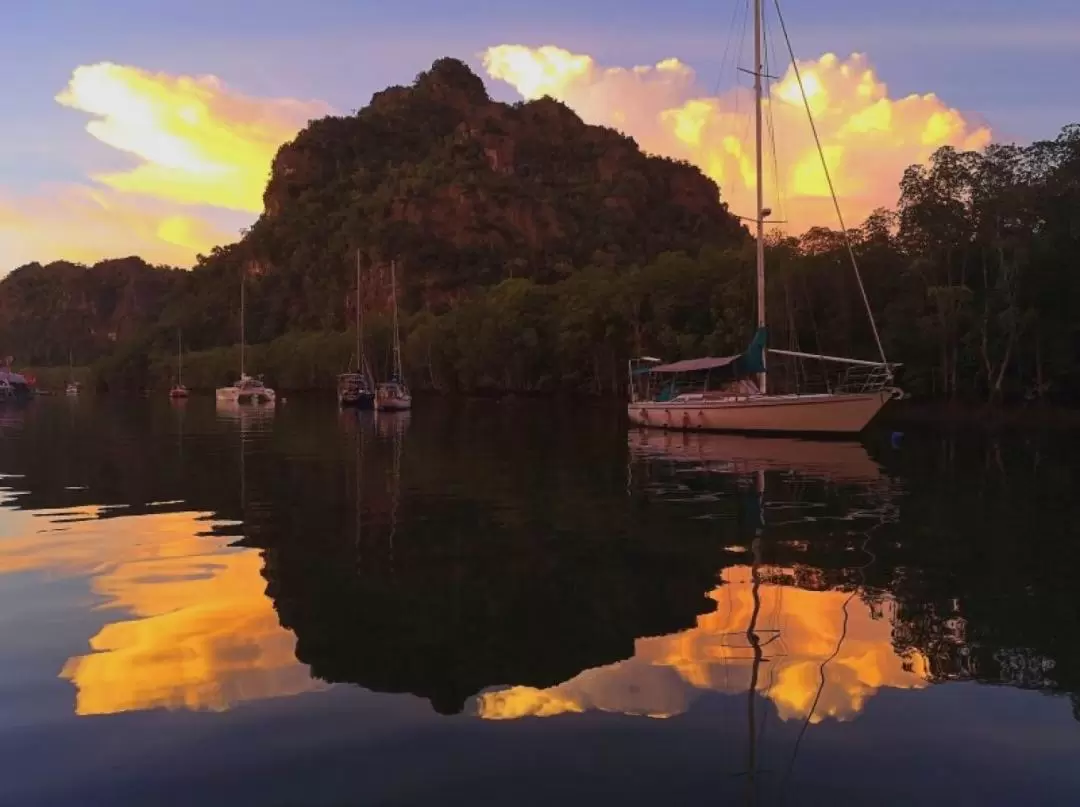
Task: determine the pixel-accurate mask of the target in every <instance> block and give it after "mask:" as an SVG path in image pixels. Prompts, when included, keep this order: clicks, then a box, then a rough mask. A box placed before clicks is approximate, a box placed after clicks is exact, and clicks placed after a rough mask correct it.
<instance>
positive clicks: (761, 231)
mask: <svg viewBox="0 0 1080 807" xmlns="http://www.w3.org/2000/svg"><path fill="white" fill-rule="evenodd" d="M762 14H763V11H762V7H761V0H754V145H755V155H756V159H757V165H756V171H757V174H756V176H757V208H756V209H755V211H754V218H755V221H756V222H757V326H758V328H764V327H765V187H764V186H765V183H764V181H763V180H764V172H763V170H762V154H761V150H762V149H761V141H762V137H761V100H762V97H761V94H762V82H761V78H762V75H763V74H764V72H765V66H764V65H763V64H762V59H761V50H762V47H761V44H762V38H763V31H762ZM764 359H765V353H764V351H762V361H764ZM757 384H758V389H759V390H760V391H761V392H762V393H764V392H765V391H766V390H765V384H766V381H765V373H763V372H762V373H758V379H757Z"/></svg>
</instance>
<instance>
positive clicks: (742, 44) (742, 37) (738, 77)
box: [735, 0, 750, 141]
mask: <svg viewBox="0 0 1080 807" xmlns="http://www.w3.org/2000/svg"><path fill="white" fill-rule="evenodd" d="M743 9H744V11H745V12H746V13H745V14H743V18H742V30H741V31H740V32H739V52H738V53H737V54H736V55H735V60H736V61H737V62H742V61H744V57H745V55H746V54H745V53H744V51H745V50H746V27H747V25H748V23H749V21H750V0H746V2H745V3H743ZM741 81H742V74H741V73H739V72H736V73H735V114H736V115H738V114H739V98H740V96H741V95H742V93H740V92H739V90H740V89H741V88H742V84H741ZM743 123H744V124H745V126H744V128H743V133H742V134H743V136H742V140H744V141H745V140H746V137H747V135H748V134H749V129H750V121H749V119H747V120H745V121H743Z"/></svg>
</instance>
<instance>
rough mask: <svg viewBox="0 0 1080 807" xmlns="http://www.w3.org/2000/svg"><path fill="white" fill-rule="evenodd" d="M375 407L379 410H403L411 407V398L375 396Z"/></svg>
mask: <svg viewBox="0 0 1080 807" xmlns="http://www.w3.org/2000/svg"><path fill="white" fill-rule="evenodd" d="M375 408H376V409H377V410H378V411H380V412H405V411H407V410H409V409H412V398H376V399H375Z"/></svg>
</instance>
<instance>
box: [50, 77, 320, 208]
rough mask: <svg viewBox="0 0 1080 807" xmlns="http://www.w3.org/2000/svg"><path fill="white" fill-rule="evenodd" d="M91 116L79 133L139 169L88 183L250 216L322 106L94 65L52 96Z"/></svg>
mask: <svg viewBox="0 0 1080 807" xmlns="http://www.w3.org/2000/svg"><path fill="white" fill-rule="evenodd" d="M56 100H57V101H58V102H59V103H61V104H63V105H64V106H67V107H71V108H72V109H77V110H80V111H82V112H86V113H88V114H90V115H92V116H93V118H94V119H93V120H91V121H90V122H89V123H88V124H87V126H86V129H87V131H88V132H89V133H90V134H91V135H93V136H94V137H96V138H97V139H98V140H100V141H101V142H102V143H105V144H107V145H109V146H112V147H113V148H115V149H118V150H119V151H122V152H125V153H127V154H131V155H133V156H135V157H137V158H138V159H139V160H140V163H139V165H137V166H136V167H135V168H133V169H132V170H130V171H125V172H121V173H112V174H100V175H96V176H95V177H94V179H96V180H97V181H99V182H101V183H103V184H105V185H107V186H108V187H111V188H114V189H116V190H118V191H124V192H129V193H137V194H144V195H147V196H152V197H155V198H159V199H167V200H170V201H174V202H179V203H182V204H202V205H211V206H214V207H223V208H228V209H231V210H242V211H245V212H249V213H257V212H259V211H261V210H262V194H263V190H264V189H265V186H266V181H267V178H268V177H269V173H270V164H271V161H272V160H273V158H274V155H275V154H276V153H277V150H278V147H279V146H280V145H281V144H282V143H284V142H285V141H286V140H289V139H291V138H292V137H293V136H294V135H295V134H296V132H297V131H298V130H299V129H300V128H301V127H302V126H303V125H304V124H305V123H306V122H307V121H308V120H309V119H311V118H313V117H317V116H320V115H325V114H327V113H328V112H329V111H330V110H329V107H328V106H327V105H326V104H324V103H322V102H320V101H310V102H305V101H296V100H292V99H281V98H253V97H251V96H247V95H243V94H242V93H239V92H237V91H235V90H232V89H230V88H229V87H228V86H226V85H225V84H224V83H223V82H222V81H221V80H220V79H218V78H216V77H214V76H171V75H167V74H164V73H151V72H149V71H146V70H141V69H139V68H137V67H130V66H127V65H118V64H112V63H110V62H101V63H98V64H93V65H85V66H82V67H79V68H77V69H76V70H75V72H74V74H73V75H72V77H71V80H70V81H69V82H68V85H67V87H66V88H65V89H64V90H63V91H62V92H61V93H60V94H59V95H57V96H56Z"/></svg>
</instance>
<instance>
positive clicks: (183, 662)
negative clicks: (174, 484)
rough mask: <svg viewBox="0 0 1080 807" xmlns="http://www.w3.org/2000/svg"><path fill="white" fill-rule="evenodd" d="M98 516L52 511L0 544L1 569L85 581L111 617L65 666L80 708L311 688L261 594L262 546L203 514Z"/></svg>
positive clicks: (101, 709) (194, 704) (95, 710)
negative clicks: (220, 529)
mask: <svg viewBox="0 0 1080 807" xmlns="http://www.w3.org/2000/svg"><path fill="white" fill-rule="evenodd" d="M100 516H101V513H100V512H99V511H97V510H96V509H95V508H81V509H78V510H72V511H59V512H55V513H50V514H49V516H48V520H47V521H46V524H45V525H43V527H42V529H41V531H39V532H35V533H33V534H30V535H24V536H20V537H17V538H14V539H8V540H5V541H3V542H2V543H0V573H5V574H7V573H12V572H37V573H40V574H42V575H46V576H50V577H56V576H63V577H71V578H79V579H83V580H85V581H86V583H87V586H88V588H89V590H90V592H91V594H92V595H93V599H92V602H93V604H94V605H93V607H94V608H96V609H100V610H102V611H103V615H104V616H105V618H106V619H108V620H109V621H108V622H107V623H106V624H105V625H104V626H103V627H102V628H101V630H99V631H98V632H97V633H96V634H95V635H94V636H92V637H90V638H89V641H88V645H89V648H88V649H89V650H90V651H92V652H90V653H87V654H81V655H76V656H73V657H72V658H71V659H69V661H68V662H67V663H66V664H65V665H64V668H63V670H61V671H60V675H61V677H63V678H64V679H67V680H69V681H71V682H72V684H73V685H74V686H75V688H76V690H77V692H78V695H77V699H76V706H75V709H76V712H77V713H78V714H81V715H87V714H105V713H110V712H121V711H128V710H131V709H152V708H156V707H165V708H169V709H175V708H188V709H216V710H220V709H225V708H227V707H229V706H230V705H232V704H234V703H237V702H239V701H245V700H251V699H256V698H269V697H276V696H281V695H291V694H295V693H298V692H303V691H305V690H308V689H311V688H313V686H314V684H313V682H312V680H311V678H310V676H309V675H308V672H307V669H306V668H305V667H304V666H303V665H301V664H299V663H298V662H297V661H296V657H295V655H294V647H295V643H296V640H295V637H293V636H292V634H290V633H289V632H288V631H286V630H284V629H283V628H282V627H281V626H280V624H279V623H278V620H277V615H276V614H275V612H274V609H273V605H272V604H271V602H270V601H269V600H268V599H267V598H266V596H265V594H264V590H265V588H266V582H265V580H263V578H262V576H261V574H260V572H261V570H262V559H261V558H260V556H259V553H258V552H256V551H253V550H245V549H230V548H229V547H228V539H225V538H221V537H214V536H208V535H206V534H205V531H206V529H207V528H208V527H209V526H210V525H209V524H208V523H207V521H206V517H205V516H203V515H200V514H195V513H166V514H155V515H147V516H142V517H140V518H124V517H119V518H109V519H107V520H105V521H99V520H98V519H99V518H100Z"/></svg>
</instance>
